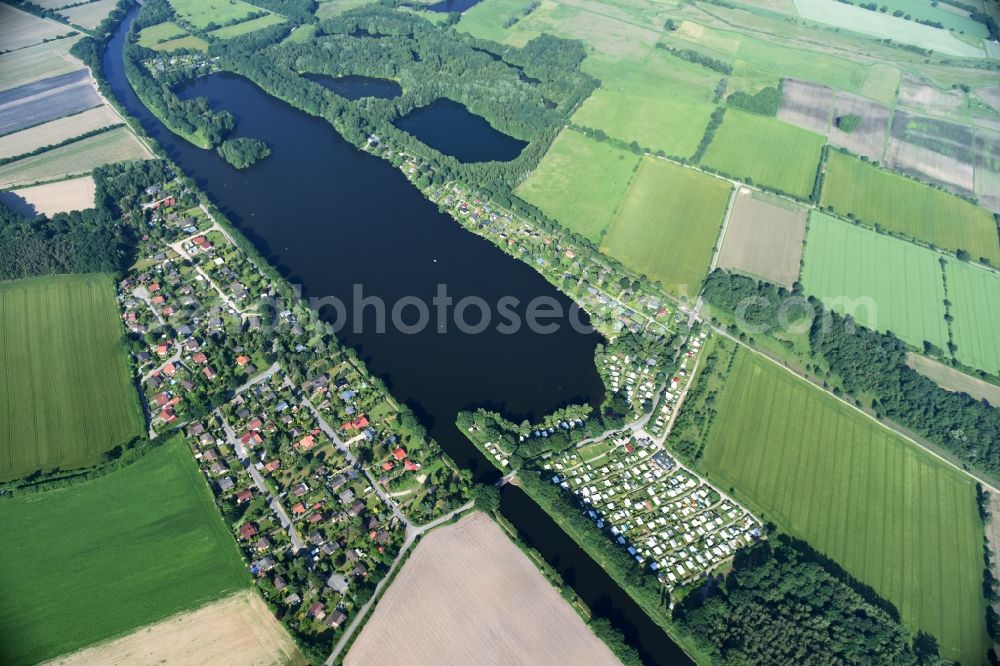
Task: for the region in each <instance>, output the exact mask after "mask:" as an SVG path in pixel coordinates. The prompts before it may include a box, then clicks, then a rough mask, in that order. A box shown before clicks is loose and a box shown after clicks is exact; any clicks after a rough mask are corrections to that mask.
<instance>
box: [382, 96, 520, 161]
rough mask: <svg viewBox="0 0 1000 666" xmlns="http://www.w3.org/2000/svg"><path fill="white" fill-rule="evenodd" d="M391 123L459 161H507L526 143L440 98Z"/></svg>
mask: <svg viewBox="0 0 1000 666" xmlns="http://www.w3.org/2000/svg"><path fill="white" fill-rule="evenodd" d="M395 125H396V127H398V128H399V129H401V130H403V131H404V132H408V133H409V134H412V135H413V136H415V137H416V138H417V139H419V140H420V141H423V142H424V143H426V144H427V145H428V146H430V147H431V148H434V149H436V150H440V151H441V152H442V153H444V154H445V155H451V156H452V157H454V158H455V159H457V160H458V161H459V162H489V161H494V160H495V161H498V162H508V161H510V160H512V159H514V158H515V157H517V156H518V155H520V154H521V151H522V150H524V147H525V146H527V145H528V143H527V142H526V141H521V140H520V139H515V138H514V137H512V136H509V135H507V134H504V133H503V132H501V131H499V130H497V129H496V128H494V127H493V126H492V125H490V124H489V123H488V122H486V119H485V118H483V117H481V116H477V115H476V114H474V113H472V112H471V111H469V110H468V109H467V108H465V106H464V105H462V104H459V103H458V102H454V101H452V100H450V99H444V98H442V99H438V100H435V101H434V102H432V103H430V104H428V105H427V106H422V107H420V108H417V109H414V110H413V111H410V112H409V113H408V114H406V115H405V116H403V117H402V118H400V119H399V120H397V121H396V122H395Z"/></svg>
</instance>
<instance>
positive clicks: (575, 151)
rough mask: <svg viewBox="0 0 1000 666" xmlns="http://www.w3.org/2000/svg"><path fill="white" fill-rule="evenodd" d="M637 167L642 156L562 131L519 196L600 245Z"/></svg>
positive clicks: (566, 130) (520, 190)
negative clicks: (602, 233) (602, 236)
mask: <svg viewBox="0 0 1000 666" xmlns="http://www.w3.org/2000/svg"><path fill="white" fill-rule="evenodd" d="M638 162H639V156H638V155H635V154H633V153H630V152H628V151H624V150H619V149H618V148H615V147H614V146H612V145H610V144H608V143H607V142H602V141H597V140H595V139H591V138H588V137H586V136H584V135H583V134H580V133H579V132H575V131H573V130H571V129H564V130H563V131H562V132H560V133H559V136H557V137H556V140H555V141H553V142H552V146H551V147H550V148H549V152H547V153H545V157H543V158H542V161H541V162H540V163H539V164H538V167H537V168H536V169H535V170H534V171H533V172H531V175H530V176H528V179H527V180H525V181H524V182H523V183H521V184H520V185H519V186H518V187H517V190H516V192H517V195H518V196H520V197H522V198H523V199H524V200H525V201H527V202H529V203H532V204H534V205H536V206H538V207H539V208H541V209H542V210H543V211H545V214H546V215H548V216H549V217H552V218H554V219H555V220H557V221H558V222H559V223H560V224H562V225H563V226H564V227H566V228H567V229H569V230H571V231H574V232H576V233H578V234H580V235H582V236H586V237H587V238H589V239H590V240H592V241H594V242H597V241H598V240H599V239H600V238H601V232H602V231H604V230H605V229H607V227H608V225H610V224H611V221H612V220H613V219H614V216H615V213H616V212H617V211H618V206H619V204H620V203H621V201H622V199H624V198H625V192H626V191H627V190H628V186H629V182H630V181H631V180H632V174H633V171H634V169H635V167H636V165H637V164H638Z"/></svg>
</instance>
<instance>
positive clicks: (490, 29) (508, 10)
mask: <svg viewBox="0 0 1000 666" xmlns="http://www.w3.org/2000/svg"><path fill="white" fill-rule="evenodd" d="M332 4H335V3H332ZM526 4H527V3H526V2H523V0H482V1H481V2H478V3H476V4H475V5H473V6H472V7H470V8H469V9H468V10H466V11H465V12H463V13H462V20H460V21H459V22H458V29H459V30H462V31H464V32H467V33H469V34H470V35H472V36H474V37H479V38H480V39H489V40H492V41H494V42H502V41H504V39H505V38H506V36H507V31H508V30H509V28H505V27H504V23H506V22H507V21H508V20H509V19H511V18H513V17H515V16H523V11H524V7H525V5H526Z"/></svg>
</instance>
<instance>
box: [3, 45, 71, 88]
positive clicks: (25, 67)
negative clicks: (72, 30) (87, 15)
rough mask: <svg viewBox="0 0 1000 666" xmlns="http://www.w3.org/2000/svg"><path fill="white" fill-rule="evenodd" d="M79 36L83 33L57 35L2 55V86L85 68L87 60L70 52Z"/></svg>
mask: <svg viewBox="0 0 1000 666" xmlns="http://www.w3.org/2000/svg"><path fill="white" fill-rule="evenodd" d="M79 39H80V36H79V35H78V36H76V37H67V38H66V39H57V40H55V41H52V42H47V43H45V44H39V45H38V46H29V47H28V48H24V49H19V50H17V51H13V52H11V53H4V54H3V55H0V90H10V89H11V88H16V87H18V86H23V85H24V84H26V83H31V82H32V81H38V80H39V79H45V78H48V77H50V76H57V75H59V74H65V73H67V72H74V71H76V70H79V69H81V68H82V67H83V63H82V62H80V61H79V60H77V59H76V58H74V57H73V56H71V55H70V54H69V49H70V47H72V46H73V44H76V42H77V40H79Z"/></svg>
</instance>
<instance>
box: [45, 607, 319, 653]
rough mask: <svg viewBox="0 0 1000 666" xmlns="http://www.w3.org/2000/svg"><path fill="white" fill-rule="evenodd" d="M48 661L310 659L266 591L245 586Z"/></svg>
mask: <svg viewBox="0 0 1000 666" xmlns="http://www.w3.org/2000/svg"><path fill="white" fill-rule="evenodd" d="M48 663H49V664H50V665H53V666H54V665H56V664H59V665H60V666H61V665H63V664H65V665H67V666H71V665H74V664H81V665H85V664H115V665H117V664H120V665H121V666H125V665H126V664H150V665H152V664H194V663H203V664H213V663H231V664H255V665H256V664H305V658H304V657H303V656H302V653H301V652H299V649H298V648H297V647H296V646H295V643H294V641H292V639H291V637H290V636H289V635H288V633H287V632H286V631H285V628H284V627H283V626H281V623H280V622H278V621H277V620H276V619H275V618H274V615H272V614H271V610H270V609H269V608H268V607H267V604H265V603H264V601H263V600H262V599H261V598H260V595H258V594H257V593H256V592H254V591H252V590H244V591H242V592H237V593H236V594H233V595H231V596H228V597H225V598H224V599H219V600H218V601H214V602H212V603H210V604H208V605H207V606H202V607H201V608H199V609H198V610H194V611H188V612H185V613H179V614H178V615H175V616H173V617H171V618H168V619H166V620H162V621H160V622H157V623H156V624H152V625H149V626H148V627H143V628H142V629H139V630H138V631H136V632H134V633H131V634H129V635H128V636H124V637H122V638H118V639H115V640H112V641H109V642H107V643H102V644H100V645H95V646H94V647H89V648H86V649H84V650H80V651H79V652H74V653H73V654H69V655H66V656H64V657H60V658H58V659H53V660H52V661H51V662H48Z"/></svg>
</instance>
